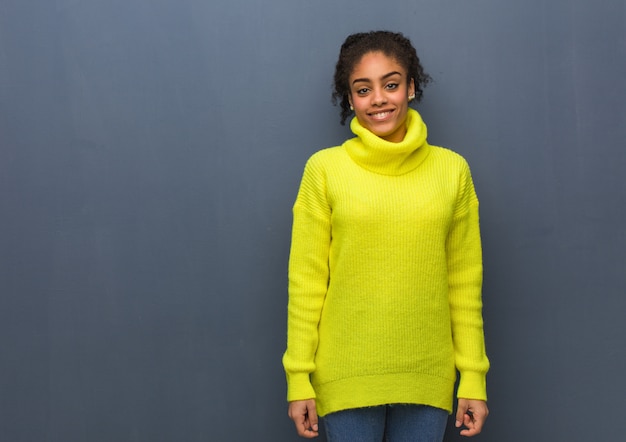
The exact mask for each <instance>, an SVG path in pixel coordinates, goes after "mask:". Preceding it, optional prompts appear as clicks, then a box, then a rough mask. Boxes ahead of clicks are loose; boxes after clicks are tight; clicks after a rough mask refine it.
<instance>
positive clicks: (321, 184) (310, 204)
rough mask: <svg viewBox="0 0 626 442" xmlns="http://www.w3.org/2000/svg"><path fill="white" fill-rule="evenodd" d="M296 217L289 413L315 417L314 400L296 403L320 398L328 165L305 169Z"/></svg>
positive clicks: (288, 361)
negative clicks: (315, 375) (317, 378)
mask: <svg viewBox="0 0 626 442" xmlns="http://www.w3.org/2000/svg"><path fill="white" fill-rule="evenodd" d="M293 215H294V221H293V232H292V241H291V251H290V256H289V306H288V320H287V350H286V351H285V354H284V356H283V365H284V368H285V373H286V375H287V388H288V393H287V400H288V401H290V402H292V405H290V415H291V414H292V411H293V412H294V413H295V412H298V416H300V417H302V416H305V415H306V413H308V416H309V419H311V420H312V419H313V416H314V415H315V416H316V414H315V410H314V408H311V405H310V403H309V405H307V406H306V408H303V407H302V404H297V403H296V401H297V402H301V401H304V400H312V399H314V398H315V391H314V390H313V387H312V385H311V381H310V375H311V373H312V372H313V371H315V352H316V350H317V343H318V330H317V327H318V324H319V320H320V316H321V312H322V307H323V304H324V298H325V296H326V290H327V287H328V278H329V268H328V255H329V250H330V207H329V204H328V202H327V199H326V187H325V179H324V174H323V168H321V167H316V165H315V162H314V161H312V160H309V162H308V163H307V167H306V168H305V171H304V176H303V178H302V183H301V185H300V190H299V192H298V197H297V199H296V202H295V204H294V208H293ZM294 416H295V414H294ZM300 417H299V418H298V419H300ZM296 424H297V422H296Z"/></svg>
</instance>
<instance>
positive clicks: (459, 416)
mask: <svg viewBox="0 0 626 442" xmlns="http://www.w3.org/2000/svg"><path fill="white" fill-rule="evenodd" d="M466 417H467V407H466V406H464V404H462V403H461V402H460V401H459V405H458V407H457V409H456V422H455V424H454V425H455V426H456V427H457V428H459V427H461V426H462V425H463V424H464V423H465V419H466Z"/></svg>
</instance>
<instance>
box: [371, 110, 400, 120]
mask: <svg viewBox="0 0 626 442" xmlns="http://www.w3.org/2000/svg"><path fill="white" fill-rule="evenodd" d="M394 112H395V110H394V109H381V110H376V111H375V112H368V114H367V115H368V116H369V117H370V118H371V119H372V120H374V121H386V120H388V119H389V118H390V117H391V116H392V115H393V113H394Z"/></svg>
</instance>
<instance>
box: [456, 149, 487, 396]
mask: <svg viewBox="0 0 626 442" xmlns="http://www.w3.org/2000/svg"><path fill="white" fill-rule="evenodd" d="M446 247H447V259H448V284H449V303H450V317H451V323H452V339H453V342H454V353H455V363H456V367H457V370H458V371H459V374H460V381H459V388H458V391H457V396H458V397H459V398H465V399H481V400H486V399H487V392H486V374H487V371H488V370H489V360H488V358H487V355H486V352H485V342H484V333H483V319H482V272H483V267H482V249H481V241H480V228H479V219H478V199H477V197H476V192H475V190H474V184H473V182H472V178H471V174H470V170H469V166H468V165H467V163H466V162H465V161H463V167H462V169H461V175H460V180H459V190H458V198H457V205H456V208H455V213H454V217H453V221H452V224H451V227H450V231H449V233H448V239H447V242H446Z"/></svg>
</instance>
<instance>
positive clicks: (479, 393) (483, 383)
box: [456, 371, 487, 401]
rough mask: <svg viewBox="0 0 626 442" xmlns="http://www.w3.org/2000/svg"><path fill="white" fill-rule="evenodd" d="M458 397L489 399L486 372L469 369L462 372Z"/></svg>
mask: <svg viewBox="0 0 626 442" xmlns="http://www.w3.org/2000/svg"><path fill="white" fill-rule="evenodd" d="M456 396H457V398H462V399H478V400H481V401H486V400H487V379H486V375H485V374H484V373H478V372H475V371H469V372H467V371H466V372H464V373H461V379H460V381H459V389H458V391H457V394H456Z"/></svg>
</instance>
